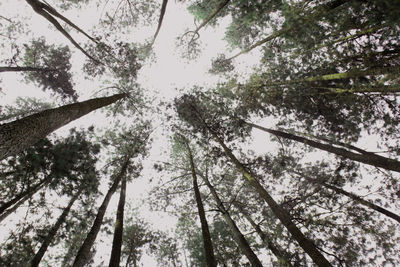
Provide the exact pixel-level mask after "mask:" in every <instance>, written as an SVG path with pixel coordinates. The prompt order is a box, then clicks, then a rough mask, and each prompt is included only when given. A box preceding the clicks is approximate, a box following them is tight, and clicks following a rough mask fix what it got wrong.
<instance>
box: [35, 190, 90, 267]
mask: <svg viewBox="0 0 400 267" xmlns="http://www.w3.org/2000/svg"><path fill="white" fill-rule="evenodd" d="M82 190H83V188H81V189H80V190H78V191H77V192H76V193H75V194H74V195H73V196H72V198H71V199H70V201H69V203H68V206H66V207H65V208H64V210H63V212H62V213H61V215H60V217H58V219H57V221H56V223H55V224H54V225H53V226H52V227H51V228H50V230H49V232H48V234H47V236H46V237H45V239H44V240H43V242H42V245H41V246H40V248H39V250H38V251H37V252H36V254H35V256H34V257H33V259H32V260H31V262H30V264H29V266H30V267H36V266H39V263H40V261H41V260H42V258H43V256H44V254H45V253H46V251H47V248H48V247H49V245H50V243H51V242H52V241H53V239H54V237H55V235H56V234H57V231H58V230H59V229H60V227H61V225H62V224H63V223H64V222H65V219H66V218H67V216H68V214H69V211H70V210H71V208H72V205H74V203H75V201H76V200H77V199H78V197H79V196H80V194H81V192H82Z"/></svg>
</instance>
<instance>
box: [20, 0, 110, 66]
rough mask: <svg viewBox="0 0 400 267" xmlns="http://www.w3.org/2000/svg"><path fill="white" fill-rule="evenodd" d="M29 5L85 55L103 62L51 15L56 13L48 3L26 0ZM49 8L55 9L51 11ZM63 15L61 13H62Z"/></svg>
mask: <svg viewBox="0 0 400 267" xmlns="http://www.w3.org/2000/svg"><path fill="white" fill-rule="evenodd" d="M26 1H27V2H28V4H29V5H31V7H32V8H33V10H34V11H35V12H36V13H38V14H39V15H41V16H42V17H44V18H45V19H46V20H48V21H49V22H50V23H51V24H53V26H54V27H56V29H57V30H58V31H59V32H60V33H62V34H63V35H64V36H65V37H66V38H67V39H68V40H69V41H70V42H71V43H72V44H73V45H74V46H75V47H76V48H77V49H79V50H80V51H81V52H82V53H83V54H84V55H85V56H87V57H88V58H90V59H91V60H93V61H94V62H96V63H97V64H102V63H101V62H100V61H98V60H97V59H95V58H93V57H92V56H91V55H89V54H88V53H87V52H86V51H85V49H83V48H82V47H81V46H80V45H79V44H78V43H77V42H76V41H75V40H74V39H73V38H72V37H71V35H70V34H69V33H68V32H67V31H66V30H65V29H64V28H63V27H62V26H61V25H60V23H58V21H57V20H56V19H55V18H54V17H53V16H52V15H51V14H54V11H55V10H54V9H53V8H51V7H49V6H48V5H46V4H44V3H42V2H40V1H38V0H26ZM49 10H53V11H50V12H49ZM60 16H61V15H60Z"/></svg>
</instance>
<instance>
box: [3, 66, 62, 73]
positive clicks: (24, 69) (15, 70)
mask: <svg viewBox="0 0 400 267" xmlns="http://www.w3.org/2000/svg"><path fill="white" fill-rule="evenodd" d="M18 71H43V72H45V71H57V69H51V68H39V67H5V66H3V67H0V72H18Z"/></svg>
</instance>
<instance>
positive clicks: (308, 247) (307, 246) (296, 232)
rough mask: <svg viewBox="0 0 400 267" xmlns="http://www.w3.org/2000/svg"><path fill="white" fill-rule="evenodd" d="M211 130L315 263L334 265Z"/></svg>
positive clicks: (323, 266) (212, 133) (322, 265)
mask: <svg viewBox="0 0 400 267" xmlns="http://www.w3.org/2000/svg"><path fill="white" fill-rule="evenodd" d="M207 128H208V130H209V132H210V133H211V135H212V136H213V137H214V139H215V140H216V141H217V142H218V143H219V144H220V145H221V146H222V148H223V149H224V151H225V153H226V155H227V156H228V157H229V158H230V160H231V161H232V162H233V163H234V164H235V166H236V167H237V168H238V169H239V171H240V172H241V173H242V174H243V176H244V177H245V178H246V179H247V180H248V182H249V183H250V185H251V186H253V188H254V189H255V190H256V191H257V193H258V194H259V195H260V197H261V198H262V199H264V200H265V202H266V203H267V204H268V206H269V207H270V208H271V210H272V212H273V213H274V214H275V215H276V217H277V218H278V219H279V221H280V222H281V223H282V224H283V225H284V226H285V227H286V229H287V230H288V231H289V233H290V234H291V235H292V237H293V239H295V240H296V241H297V242H298V243H299V245H300V246H301V247H302V248H303V249H304V251H305V252H306V253H307V254H308V256H310V257H311V259H312V260H313V261H314V263H315V264H316V265H317V266H320V267H328V266H332V265H331V264H330V263H329V261H328V260H327V259H326V258H325V257H324V256H323V255H322V254H321V252H320V251H319V250H318V249H317V247H316V246H315V244H314V243H313V242H311V241H310V240H309V239H308V238H307V237H306V236H305V235H304V234H303V233H302V232H301V231H300V229H299V228H298V227H297V226H296V225H295V224H294V223H293V222H292V220H291V218H290V215H289V214H288V213H287V212H286V211H285V210H284V209H283V208H282V207H281V206H280V205H279V204H278V203H276V201H275V200H274V199H273V198H272V197H271V195H270V194H269V193H268V192H267V191H266V190H265V189H264V188H263V186H262V185H261V184H260V183H259V182H258V180H256V178H255V176H254V175H253V174H251V173H250V172H249V171H247V170H246V168H245V167H244V165H243V164H242V163H241V162H240V161H239V160H238V159H237V158H236V157H235V155H234V154H233V153H232V151H231V150H230V149H229V148H228V147H227V146H226V145H225V144H224V142H223V141H222V140H221V138H219V137H218V135H217V134H216V133H215V132H214V131H213V130H212V129H211V128H209V127H208V126H207Z"/></svg>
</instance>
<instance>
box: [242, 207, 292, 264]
mask: <svg viewBox="0 0 400 267" xmlns="http://www.w3.org/2000/svg"><path fill="white" fill-rule="evenodd" d="M234 205H235V206H236V207H237V208H238V209H239V211H240V213H242V214H243V216H244V217H245V218H246V220H247V221H248V222H249V223H250V224H251V226H252V227H253V228H254V230H256V232H257V234H258V236H259V237H260V238H261V240H262V241H263V242H264V244H265V245H266V246H267V248H268V249H269V250H270V251H271V252H272V254H274V255H275V257H276V258H277V259H278V262H279V264H280V265H281V266H284V267H292V266H293V265H292V264H291V263H290V261H289V260H288V259H287V258H286V256H285V253H284V252H283V251H282V250H281V249H280V248H278V247H276V246H275V245H274V244H272V242H271V238H270V237H269V236H268V235H267V234H266V233H265V232H264V231H263V230H261V227H260V226H259V225H258V224H256V223H255V222H254V220H253V219H252V218H251V216H250V215H249V214H248V213H247V212H246V211H245V210H244V208H243V207H242V205H241V204H238V203H237V202H234Z"/></svg>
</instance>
